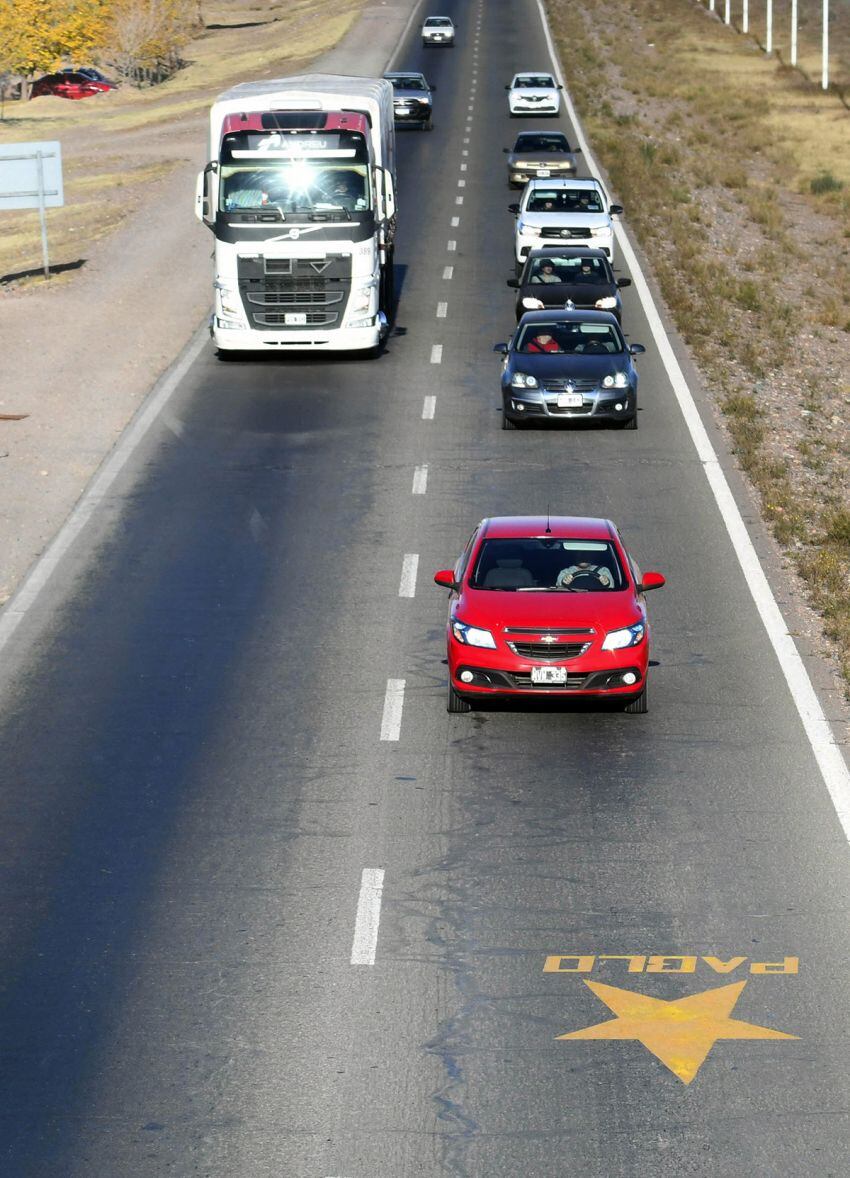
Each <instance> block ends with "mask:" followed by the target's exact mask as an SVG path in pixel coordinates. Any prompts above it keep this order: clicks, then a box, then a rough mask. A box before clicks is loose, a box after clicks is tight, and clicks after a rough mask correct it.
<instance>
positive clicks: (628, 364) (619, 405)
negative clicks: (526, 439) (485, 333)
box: [494, 311, 646, 429]
mask: <svg viewBox="0 0 850 1178" xmlns="http://www.w3.org/2000/svg"><path fill="white" fill-rule="evenodd" d="M494 351H496V352H501V353H502V355H503V356H504V359H503V361H502V429H516V428H517V426H519V425H521V424H523V423H524V422H526V421H534V422H541V421H549V422H552V421H569V422H575V421H595V422H607V423H610V424H612V425H615V426H618V427H619V428H621V429H637V427H638V418H637V411H638V406H637V390H638V374H637V369H636V368H635V365H634V360H633V357H635V356H637V355H640V354H641V353H642V352H644V351H646V349H645V348H644V347H643V345H642V344H631V345H629V344H627V343H626V340H625V337H624V335H623V333H622V330H621V329H620V325H619V323H618V322H617V320H616V319H615V317H614V316H613V315H612V314H611V313H610V311H527V312H526V314H525V315H523V317H522V319H520V321H519V323H518V324H517V327H516V331H515V332H514V334H513V336H512V337H511V340H510V341H509V343H506V344H496V345H495V348H494Z"/></svg>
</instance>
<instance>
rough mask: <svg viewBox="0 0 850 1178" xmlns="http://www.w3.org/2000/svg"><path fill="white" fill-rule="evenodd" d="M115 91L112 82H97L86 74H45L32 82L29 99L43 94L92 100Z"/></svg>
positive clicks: (65, 72)
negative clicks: (108, 91)
mask: <svg viewBox="0 0 850 1178" xmlns="http://www.w3.org/2000/svg"><path fill="white" fill-rule="evenodd" d="M114 89H116V86H115V83H114V82H109V81H107V80H104V81H99V80H98V79H97V78H90V77H88V76H87V75H86V74H80V73H68V72H67V71H63V72H61V73H57V74H45V75H44V77H43V78H39V79H38V80H37V81H36V82H33V87H32V90H31V91H30V98H42V97H43V96H44V95H45V94H52V95H54V96H55V97H56V98H92V97H93V96H94V95H95V94H104V93H105V92H106V91H107V90H114Z"/></svg>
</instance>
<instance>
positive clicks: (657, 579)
mask: <svg viewBox="0 0 850 1178" xmlns="http://www.w3.org/2000/svg"><path fill="white" fill-rule="evenodd" d="M666 583H667V581H666V578H665V577H663V576H662V575H661V573H644V574H643V580H642V581H641V583H640V584H639V585H638V593H648V592H649V591H650V589H660V588H661V586H662V585H666Z"/></svg>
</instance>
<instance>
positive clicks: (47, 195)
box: [0, 141, 65, 278]
mask: <svg viewBox="0 0 850 1178" xmlns="http://www.w3.org/2000/svg"><path fill="white" fill-rule="evenodd" d="M64 204H65V195H64V191H63V188H62V148H61V145H60V144H59V143H58V142H56V141H44V142H42V143H4V144H0V210H3V209H38V218H39V223H40V225H41V255H42V264H43V267H44V277H45V278H49V277H50V257H49V254H48V250H47V216H46V210H47V209H55V208H61V207H62V206H63V205H64Z"/></svg>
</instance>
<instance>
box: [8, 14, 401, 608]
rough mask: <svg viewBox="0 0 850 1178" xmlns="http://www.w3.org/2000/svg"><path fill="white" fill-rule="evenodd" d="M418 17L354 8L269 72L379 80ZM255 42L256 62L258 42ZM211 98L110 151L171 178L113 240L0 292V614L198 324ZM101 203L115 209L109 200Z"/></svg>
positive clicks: (203, 297)
mask: <svg viewBox="0 0 850 1178" xmlns="http://www.w3.org/2000/svg"><path fill="white" fill-rule="evenodd" d="M416 3H417V0H392V2H387V3H382V4H373V5H370V6H367V7H364V8H363V9H362V10H361V12H360V14H359V17H358V18H357V20H356V21H355V23H354V24H353V25H352V27H351V28H350V29H349V31H348V32H347V33H346V34H345V36H344V37H343V38H342V40H341V41H340V42H339V44H338V45H337V46H336V47H335V48H333V49H330V50H328V51H327V52H325V53H324V54H322V55H321V56H320V57H319V58H318V59H314V60H312V61H309V62H308V61H304V60H302V61H300V62H298V63H297V66H296V68H295V69H293V62H292V58H291V56H290V57H289V58H287V59H285V68H279V70H278V71H277V72H278V73H279V74H281V75H282V74H285V73H293V72H299V71H300V70H303V69H304V68H305V67H306V66H307V65H309V66H310V68H313V69H320V70H323V71H327V72H337V73H342V72H346V71H350V72H356V73H360V74H364V75H369V74H379V73H381V72H382V71H383V70H384V69H385V68H386V63H387V60H388V59H389V57H390V54H391V53H392V51H393V49H394V48H395V45H396V44H397V42H398V39H399V37H400V35H401V33H402V31H403V29H404V27H405V25H406V24H407V22H408V20H409V19H410V16H411V13H412V11H413V9H414V7H415V6H416ZM332 8H333V6H332V5H330V3H328V9H329V11H330V10H331V9H332ZM258 38H259V44H260V45H261V46H263V47H264V48H265V47H266V46H267V40H268V34H266V33H262V32H261V33H260V34H259V35H258ZM275 67H276V63H275V61H274V60H273V59H272V60H269V58H268V55H266V57H265V58H264V60H263V62H262V68H261V69H258V70H257V73H256V75H255V76H268V77H273V76H275V74H276V68H275ZM246 76H248V75H246V74H244V73H243V74H241V75H237V76H235V77H233V78H232V79H230V81H232V82H236V81H240V80H243V79H244V78H245V77H246ZM223 88H224V85H223V84H222V83H221V81H220V80H217V81H216V85H215V88H214V89H213V90H212V91H210V93H209V94H208V95H206V96H205V95H204V93H203V91H200V92H196V93H194V94H192V95H191V96H190V97H191V98H192V99H205V101H203V102H200V101H196V102H193V103H190V104H188V105H189V107H190V113H188V114H186V115H184V116H183V117H181V118H179V120H177V121H174V122H169V123H168V125H167V134H166V135H164V134H163V125H162V124H157V125H154V126H152V127H150V126H148V127H143V128H140V129H138V130H136V131H133V130H129V131H124V132H122V133H120V134H119V135H117V136H115V137H114V139H112V140H111V141H110V144H109V150H110V151H111V152H113V153H115V154H116V156H117V158H119V159H120V158H121V152H122V151H124V152H126V151H127V146H128V143H130V144H131V146H132V151H133V153H134V155H135V156H136V157H137V158H139V159H144V160H146V161H147V162H156V161H157V160H166V161H167V162H168V165H169V167H168V168H167V169H166V174H165V175H163V176H162V177H161V178H159V179H156V180H155V181H153V182H150V183H147V184H145V185H144V186H143V187H142V188H140V189H139V188H137V189H131V190H130V191H129V192H128V194H127V197H126V199H127V200H129V201H132V202H133V203H134V205H135V208H134V209H133V211H132V213H130V214H129V215H126V216H124V218H123V220H122V222H121V224H120V226H119V228H118V229H117V230H115V231H114V232H112V233H109V234H107V235H106V236H102V237H100V238H99V239H97V238H95V239H94V240H90V241H87V242H86V243H85V244H83V243H81V245H80V250H79V252H80V254H81V255H82V257H81V261H83V260H84V264H83V265H80V266H79V268H77V269H72V270H68V271H67V272H65V273H64V274H62V275H60V276H57V278H55V279H53V280H51V282H50V283H49V284H38V285H29V286H27V285H21V286H18V285H16V284H14V283H12V284H7V285H4V286H2V287H0V354H2V357H3V359H2V368H1V369H0V372H1V375H0V553H2V564H0V605H2V604H3V603H5V602H6V601H8V600H9V598H10V597H11V596H12V594H13V593H14V591H15V589H16V588H17V587H18V586H19V585H20V583H21V581H22V580H23V578H24V576H25V575H26V573H27V570H28V569H29V568H30V567H31V565H32V564H33V562H34V561H35V560H37V558H38V557H39V556H40V555H41V553H43V552H44V550H45V549H46V547H47V546H48V544H49V543H50V541H51V540H52V539H53V537H54V536H55V535H56V533H57V532H58V531H59V529H60V528H61V526H62V524H63V523H64V521H65V520H66V519H67V517H68V515H69V513H70V512H71V510H72V509H73V507H74V504H75V503H76V502H77V500H78V498H79V497H80V495H81V494H82V492H83V490H84V489H85V487H86V485H87V484H88V482H89V481H90V479H91V478H92V476H93V474H94V473H95V471H96V470H97V468H98V467H99V466H100V464H101V463H102V462H103V460H104V459H105V458H106V456H107V455H108V454H109V452H110V450H111V449H112V447H113V445H114V444H115V442H116V440H117V438H118V437H119V436H120V434H121V433H122V431H123V430H124V429H125V427H126V426H127V423H128V422H129V421H130V420H131V418H132V417H133V414H134V413H135V412H136V411H137V409H138V408H139V406H140V405H141V404H142V403H143V401H144V400H145V397H146V395H147V393H148V391H149V390H150V389H151V387H152V386H153V385H154V383H155V382H156V380H157V379H158V378H159V377H160V376H161V375H162V373H163V372H165V371H166V370H167V368H168V367H169V366H170V365H171V364H172V363H173V362H174V360H175V359H176V357H177V356H178V355H179V353H180V351H181V350H182V348H183V347H184V346H185V344H186V343H187V341H188V340H189V339H190V337H191V336H192V334H193V333H194V332H195V331H197V330H198V328H199V327H200V326H201V325H202V323H203V322H204V320H205V318H206V316H207V315H208V313H209V305H210V290H211V278H212V268H211V266H212V264H211V261H210V254H211V248H212V240H211V237H210V234H209V232H208V231H206V230H205V229H203V228H202V227H201V226H200V225H199V224H198V222H197V221H196V220H195V217H194V213H193V202H194V190H195V177H196V174H197V172H198V169H199V168H200V167H202V166H203V163H204V152H205V146H204V145H205V135H206V107H207V106H208V103H209V101H210V99H211V98H212V97H214V96H215V94H216V93H218V92H220V90H222V89H223ZM50 101H53V102H56V103H59V102H61V100H59V99H55V100H50ZM68 105H71V106H76V104H68ZM26 137H27V138H30V137H31V136H30V135H29V133H27V135H26ZM32 137H38V136H32ZM43 137H45V138H47V137H49V136H48V135H45V136H43ZM50 137H52V136H50ZM58 137H59V138H60V139H61V141H62V144H63V155H65V154H67V156H68V157H69V158H73V156H74V154H75V153H76V154H77V155H79V154H80V153H84V152H85V151H87V150H88V151H91V149H92V148H91V144H90V143H86V142H85V133H80V132H78V133H77V134H76V136H75V133H74V131H73V129H69V130H68V131H67V135H66V134H62V135H61V136H58ZM22 138H23V136H22ZM66 138H67V151H66ZM166 142H167V149H164V148H163V144H164V143H166ZM109 198H110V200H112V201H114V200H115V193H114V192H112V193H110V194H109ZM3 415H9V416H12V415H15V416H17V415H25V416H24V417H23V418H22V419H21V420H7V419H4V416H3Z"/></svg>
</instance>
